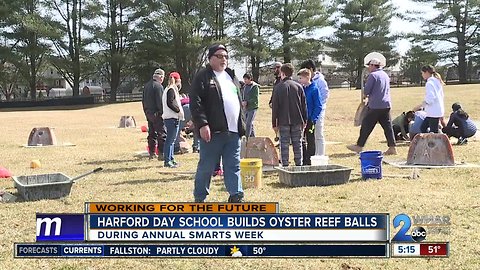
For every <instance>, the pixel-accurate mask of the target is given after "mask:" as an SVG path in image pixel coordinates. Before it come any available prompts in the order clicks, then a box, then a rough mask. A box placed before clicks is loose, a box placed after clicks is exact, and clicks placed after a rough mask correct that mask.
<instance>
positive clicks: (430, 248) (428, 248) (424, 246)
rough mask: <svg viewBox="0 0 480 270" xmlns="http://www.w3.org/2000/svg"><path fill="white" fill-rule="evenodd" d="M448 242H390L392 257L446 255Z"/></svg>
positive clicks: (448, 250)
mask: <svg viewBox="0 0 480 270" xmlns="http://www.w3.org/2000/svg"><path fill="white" fill-rule="evenodd" d="M449 253H450V243H449V242H438V243H433V242H432V243H427V242H425V243H392V257H448V256H449Z"/></svg>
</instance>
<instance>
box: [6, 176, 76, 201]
mask: <svg viewBox="0 0 480 270" xmlns="http://www.w3.org/2000/svg"><path fill="white" fill-rule="evenodd" d="M12 178H13V181H14V183H15V187H16V188H17V190H18V193H19V194H20V195H21V196H22V197H23V198H24V199H25V200H26V201H37V200H43V199H58V198H62V197H65V196H67V195H68V194H70V190H71V189H72V185H73V182H72V181H71V179H70V178H69V177H68V176H66V175H64V174H63V173H50V174H38V175H27V176H13V177H12Z"/></svg>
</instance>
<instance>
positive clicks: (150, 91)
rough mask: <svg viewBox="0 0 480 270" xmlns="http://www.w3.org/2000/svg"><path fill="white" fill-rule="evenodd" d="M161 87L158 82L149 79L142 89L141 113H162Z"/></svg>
mask: <svg viewBox="0 0 480 270" xmlns="http://www.w3.org/2000/svg"><path fill="white" fill-rule="evenodd" d="M162 95H163V86H162V84H161V83H160V82H157V81H155V80H153V79H151V80H150V81H149V82H147V83H146V84H145V87H144V88H143V96H142V105H143V111H144V112H145V113H146V114H147V113H152V114H153V113H158V114H159V115H160V116H161V115H162V113H163V105H162Z"/></svg>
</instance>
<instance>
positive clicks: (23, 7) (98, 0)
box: [0, 0, 480, 101]
mask: <svg viewBox="0 0 480 270" xmlns="http://www.w3.org/2000/svg"><path fill="white" fill-rule="evenodd" d="M414 2H416V3H419V4H420V3H422V2H429V3H431V4H432V2H433V5H434V9H435V10H436V11H438V12H437V15H436V16H435V17H434V18H432V19H424V18H425V16H424V14H421V13H418V12H417V13H414V12H408V13H407V14H400V13H398V12H397V11H396V9H395V6H394V5H393V3H392V1H390V0H333V1H325V0H16V1H11V0H0V31H1V32H0V89H1V91H2V93H3V94H4V96H6V97H7V98H9V97H11V95H12V93H13V91H14V89H15V86H16V85H18V84H20V83H21V84H22V85H26V86H27V87H28V89H27V90H28V93H29V96H30V97H31V98H32V99H35V97H36V96H37V93H36V88H37V82H38V81H39V80H40V78H39V76H40V74H41V72H42V70H44V69H45V67H47V66H53V67H54V68H55V69H56V70H57V71H58V73H59V74H61V75H62V76H63V77H64V78H65V79H66V81H67V82H68V83H69V84H70V85H69V86H70V87H71V88H72V90H73V95H74V96H77V95H79V93H80V89H79V86H80V82H81V81H82V80H83V79H85V78H89V77H92V76H97V77H101V78H103V80H105V81H106V82H108V84H109V85H110V88H111V92H110V95H111V100H112V101H115V99H116V95H117V93H118V92H119V89H120V86H121V85H122V84H125V83H127V82H128V81H130V82H131V81H132V80H133V83H134V84H137V85H141V84H143V82H145V81H147V80H148V79H149V78H150V76H151V73H152V70H154V69H156V68H158V67H162V68H163V69H165V70H167V71H168V70H176V71H178V72H180V74H181V75H182V77H183V78H184V79H183V81H184V84H185V88H187V89H188V87H189V82H190V81H191V79H192V77H193V76H194V74H195V72H196V71H197V70H198V69H199V68H200V67H201V66H202V64H204V61H205V49H206V48H207V47H208V46H209V45H210V44H212V43H213V42H223V43H226V44H228V45H229V48H231V55H232V56H233V57H237V58H247V59H248V61H247V62H248V66H249V69H250V71H251V72H252V74H253V77H254V80H258V77H259V76H260V68H261V67H262V66H263V65H266V64H268V63H271V62H272V61H274V60H280V61H282V62H290V61H292V60H293V59H296V60H299V61H302V60H305V59H308V58H312V59H317V57H318V54H319V51H320V50H322V48H324V47H325V46H328V47H331V48H334V49H335V50H334V51H333V52H332V57H333V59H334V60H335V61H336V62H338V63H340V64H341V67H340V68H339V69H338V72H344V73H346V74H348V75H349V77H350V78H352V81H353V82H355V84H356V86H357V87H359V86H360V81H361V71H362V69H363V57H364V56H365V55H366V54H367V53H369V52H371V51H378V52H381V53H383V54H384V55H385V56H386V57H387V59H389V60H388V62H389V63H388V64H389V65H394V64H396V63H397V62H398V61H399V59H400V55H399V54H398V52H396V51H395V50H394V46H395V42H397V41H398V40H399V39H400V38H408V39H409V40H410V41H411V42H412V43H413V46H412V48H411V49H410V51H408V52H407V54H406V56H405V57H404V61H403V64H402V71H403V75H404V76H405V77H406V78H408V79H409V80H410V81H412V82H418V81H420V80H421V77H420V76H419V72H418V70H419V68H420V66H421V65H422V64H436V63H437V62H438V61H443V62H449V63H452V64H454V65H455V66H456V67H457V69H458V77H459V82H460V83H466V82H467V81H468V75H467V74H468V70H469V66H470V68H471V66H473V65H477V66H478V65H479V62H480V61H479V53H480V34H479V33H480V29H479V25H480V0H463V1H461V0H451V1H444V0H438V1H431V0H416V1H414ZM395 17H397V18H401V19H404V20H411V21H421V23H422V25H423V27H422V30H423V31H422V33H421V34H405V35H399V34H393V33H392V32H391V31H390V28H389V26H390V23H391V20H392V18H395ZM325 27H333V28H334V29H335V30H334V34H333V35H332V36H331V37H327V38H320V37H318V31H321V30H322V29H323V28H325ZM439 42H441V43H440V44H450V46H446V47H445V46H444V47H439V46H438V44H439Z"/></svg>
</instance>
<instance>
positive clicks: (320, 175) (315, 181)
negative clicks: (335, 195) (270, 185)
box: [277, 164, 353, 187]
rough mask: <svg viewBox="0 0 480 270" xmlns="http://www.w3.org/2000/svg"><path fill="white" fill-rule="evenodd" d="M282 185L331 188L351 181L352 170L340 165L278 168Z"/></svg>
mask: <svg viewBox="0 0 480 270" xmlns="http://www.w3.org/2000/svg"><path fill="white" fill-rule="evenodd" d="M277 170H278V174H279V178H280V183H283V184H286V185H288V186H292V187H301V186H329V185H340V184H345V183H347V182H348V180H349V179H350V173H351V172H352V170H353V169H352V168H348V167H343V166H340V165H333V164H332V165H325V166H292V167H279V168H277Z"/></svg>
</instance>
